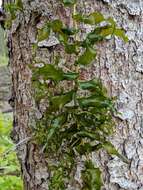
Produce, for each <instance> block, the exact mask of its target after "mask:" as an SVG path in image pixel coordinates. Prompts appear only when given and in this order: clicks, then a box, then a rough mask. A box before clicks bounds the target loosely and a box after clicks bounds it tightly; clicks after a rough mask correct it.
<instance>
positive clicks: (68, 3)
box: [62, 0, 77, 6]
mask: <svg viewBox="0 0 143 190" xmlns="http://www.w3.org/2000/svg"><path fill="white" fill-rule="evenodd" d="M62 2H63V4H64V5H65V6H72V5H74V4H76V2H77V0H62Z"/></svg>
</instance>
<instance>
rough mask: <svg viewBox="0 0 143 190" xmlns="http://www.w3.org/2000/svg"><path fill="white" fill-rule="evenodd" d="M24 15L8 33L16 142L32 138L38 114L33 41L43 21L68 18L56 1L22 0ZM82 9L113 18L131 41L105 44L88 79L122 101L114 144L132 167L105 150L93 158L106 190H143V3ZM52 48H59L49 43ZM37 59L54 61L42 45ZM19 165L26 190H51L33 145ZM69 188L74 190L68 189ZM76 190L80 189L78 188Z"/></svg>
mask: <svg viewBox="0 0 143 190" xmlns="http://www.w3.org/2000/svg"><path fill="white" fill-rule="evenodd" d="M23 3H24V12H23V13H19V14H18V15H17V19H16V20H15V21H14V23H13V25H12V29H11V31H9V48H10V65H11V68H12V80H13V81H12V82H13V89H12V98H11V103H12V105H13V108H14V130H13V137H14V140H15V142H16V143H18V142H19V141H21V140H23V139H25V138H27V137H29V136H32V134H31V130H30V128H31V127H33V126H35V118H36V117H39V114H40V110H38V108H36V106H35V103H34V100H33V97H32V88H31V72H30V70H29V67H28V64H31V63H32V50H31V49H32V48H31V47H32V43H33V42H34V41H35V35H36V30H37V29H36V27H38V25H40V24H39V23H40V22H41V23H42V21H44V20H45V19H53V18H55V17H56V18H58V17H60V18H64V20H65V22H67V23H69V19H68V15H67V19H66V18H65V15H66V14H68V13H69V11H67V12H64V11H63V10H62V8H61V7H60V6H59V3H58V1H55V0H51V1H49V0H35V1H29V0H24V1H23ZM79 10H80V11H81V12H84V13H89V12H91V11H94V10H101V11H102V12H103V13H104V14H105V15H107V16H108V15H110V16H113V17H114V18H115V19H116V21H117V23H118V25H120V26H122V27H123V28H125V29H126V30H127V34H128V36H129V40H130V41H129V43H128V44H126V45H125V44H124V43H123V42H122V41H120V40H119V39H115V40H112V41H111V42H108V43H104V44H101V47H99V49H98V58H97V60H96V62H95V64H94V66H93V68H92V70H91V71H90V75H92V76H99V77H100V78H101V79H102V80H103V82H104V83H105V84H106V85H107V87H108V89H109V92H110V94H111V95H113V96H117V97H118V104H117V107H118V110H119V111H120V112H121V113H122V115H119V116H116V121H117V126H116V134H115V135H114V137H113V138H112V141H113V143H114V144H115V146H116V147H117V148H118V149H119V151H120V152H122V153H123V154H124V155H125V156H127V157H128V159H130V161H131V163H130V165H127V164H125V163H123V162H122V161H121V160H120V159H118V158H112V159H111V158H109V157H108V156H107V155H106V154H105V153H104V152H101V153H100V154H99V155H96V154H95V153H93V154H92V158H93V160H94V161H95V162H96V163H97V164H98V165H100V166H101V167H102V169H103V172H104V173H105V174H104V183H105V186H104V188H103V189H104V190H143V129H142V128H143V90H142V89H143V64H142V60H143V45H142V43H143V41H142V39H143V24H142V23H143V2H141V1H140V0H136V1H135V0H114V1H113V0H112V1H111V0H102V1H101V0H88V1H82V0H81V1H80V2H79ZM47 44H48V46H50V47H51V46H55V45H56V42H55V41H51V42H50V44H49V43H47ZM40 46H41V48H40V50H39V54H38V56H39V58H40V59H44V60H47V61H48V62H50V51H49V50H48V49H49V48H48V49H46V48H44V47H43V46H45V45H43V44H42V45H40ZM17 152H18V157H19V159H20V162H21V168H22V174H23V179H24V184H25V190H47V189H48V178H49V173H48V168H47V161H46V158H45V157H44V155H43V154H41V153H40V152H39V147H38V146H37V145H36V144H35V143H33V142H30V141H26V142H25V143H23V144H21V145H20V147H19V148H18V150H17ZM69 189H70V188H69ZM73 189H76V190H78V188H77V187H76V186H75V187H73Z"/></svg>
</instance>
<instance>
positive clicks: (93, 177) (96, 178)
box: [82, 160, 103, 190]
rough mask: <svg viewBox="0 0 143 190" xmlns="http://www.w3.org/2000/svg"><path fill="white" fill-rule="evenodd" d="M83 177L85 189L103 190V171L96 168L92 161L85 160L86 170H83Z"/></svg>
mask: <svg viewBox="0 0 143 190" xmlns="http://www.w3.org/2000/svg"><path fill="white" fill-rule="evenodd" d="M82 179H83V182H84V187H83V190H87V189H88V190H101V187H102V185H103V184H102V178H101V171H100V170H99V168H96V167H95V166H94V165H93V163H92V161H90V160H89V161H86V162H85V170H84V171H82Z"/></svg>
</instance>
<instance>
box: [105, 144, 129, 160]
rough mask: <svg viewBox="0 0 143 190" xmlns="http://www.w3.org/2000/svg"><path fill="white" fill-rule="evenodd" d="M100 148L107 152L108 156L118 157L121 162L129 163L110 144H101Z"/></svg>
mask: <svg viewBox="0 0 143 190" xmlns="http://www.w3.org/2000/svg"><path fill="white" fill-rule="evenodd" d="M102 147H103V148H104V149H105V150H106V151H107V153H108V154H110V155H115V156H118V157H119V158H120V159H122V160H123V162H125V163H129V160H128V159H127V158H126V157H125V156H123V155H121V154H120V153H119V152H118V151H117V150H116V148H115V147H114V145H113V144H112V143H111V142H109V141H106V142H105V143H103V144H102Z"/></svg>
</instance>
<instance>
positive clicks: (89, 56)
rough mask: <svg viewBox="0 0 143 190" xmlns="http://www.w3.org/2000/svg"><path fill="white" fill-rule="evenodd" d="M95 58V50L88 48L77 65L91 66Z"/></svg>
mask: <svg viewBox="0 0 143 190" xmlns="http://www.w3.org/2000/svg"><path fill="white" fill-rule="evenodd" d="M95 57H96V51H95V50H94V49H93V48H91V47H88V48H87V49H86V50H85V52H84V53H83V54H82V55H81V56H80V57H79V59H78V60H77V63H78V64H79V65H89V64H90V63H91V62H92V61H94V60H95Z"/></svg>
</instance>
